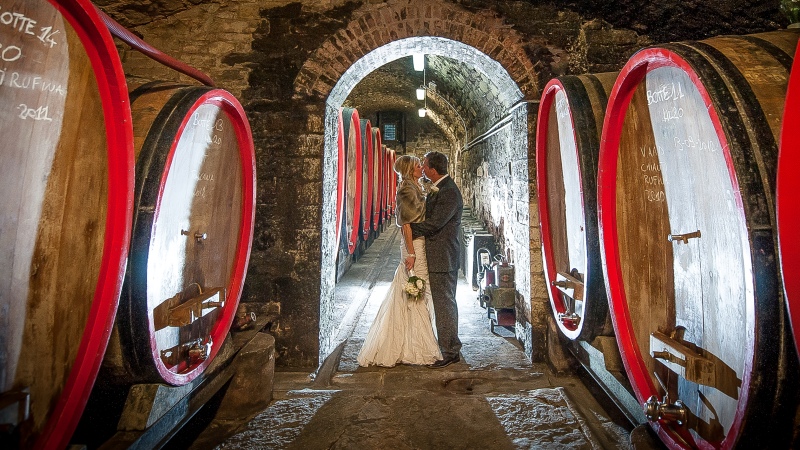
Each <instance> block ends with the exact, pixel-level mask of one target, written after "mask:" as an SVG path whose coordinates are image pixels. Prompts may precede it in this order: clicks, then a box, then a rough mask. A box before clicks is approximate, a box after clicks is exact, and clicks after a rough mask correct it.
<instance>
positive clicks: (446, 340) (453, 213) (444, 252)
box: [411, 176, 464, 359]
mask: <svg viewBox="0 0 800 450" xmlns="http://www.w3.org/2000/svg"><path fill="white" fill-rule="evenodd" d="M437 187H438V188H439V189H438V191H435V192H431V193H429V194H428V197H427V199H426V200H425V221H423V222H419V223H412V224H411V231H412V233H413V236H414V237H415V238H416V237H417V236H425V253H426V254H427V256H428V275H429V277H430V280H429V284H430V288H431V296H432V297H433V308H434V311H435V312H436V332H437V334H438V338H439V347H440V348H441V350H442V357H443V358H444V359H448V358H455V357H458V355H459V352H460V351H461V340H460V339H458V306H457V304H456V283H457V280H458V260H459V252H460V247H461V243H460V242H459V240H458V236H459V229H460V228H461V212H462V210H463V209H464V200H463V199H462V197H461V191H459V189H458V186H456V183H455V181H453V178H452V177H450V176H447V177H445V178H444V179H442V180H441V181H440V182H439V184H438V185H437Z"/></svg>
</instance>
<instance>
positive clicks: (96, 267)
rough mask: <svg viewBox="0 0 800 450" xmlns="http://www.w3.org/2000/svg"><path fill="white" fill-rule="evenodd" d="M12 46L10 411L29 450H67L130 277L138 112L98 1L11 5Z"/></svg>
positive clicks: (7, 194) (1, 123) (6, 15)
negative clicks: (133, 112) (133, 121)
mask: <svg viewBox="0 0 800 450" xmlns="http://www.w3.org/2000/svg"><path fill="white" fill-rule="evenodd" d="M0 44H2V47H0V58H2V69H3V71H2V73H0V134H2V136H3V144H2V145H1V146H0V160H2V164H0V183H2V188H0V193H1V195H0V292H2V293H0V403H3V404H4V405H5V406H6V411H13V412H15V413H13V414H11V416H13V417H8V416H6V419H7V420H8V422H9V423H7V424H6V425H7V426H8V425H10V426H11V427H13V428H16V430H17V432H16V433H15V435H16V436H18V437H19V442H18V444H19V447H20V448H30V447H37V448H64V447H65V446H66V444H67V442H68V440H69V438H70V436H71V435H72V432H73V431H74V429H75V427H76V425H77V422H78V419H79V418H80V415H81V413H82V412H83V410H84V408H85V405H86V401H87V399H88V396H89V393H90V392H91V389H92V386H93V384H94V382H95V378H96V376H97V372H98V370H99V368H100V362H101V360H102V355H103V353H104V352H105V349H106V345H107V344H108V337H109V333H110V328H111V324H112V323H113V321H114V315H115V313H116V310H117V305H118V299H119V293H120V289H121V287H122V278H123V275H124V273H125V261H126V259H127V255H128V245H129V241H130V221H131V214H132V207H133V144H132V131H131V127H130V108H129V107H128V103H127V92H126V87H125V77H124V74H123V71H122V67H121V63H120V60H119V55H118V53H117V49H116V47H115V45H114V42H113V40H112V38H111V35H110V34H109V33H108V31H107V29H106V27H105V26H104V25H103V23H102V22H101V20H100V18H99V17H98V16H97V12H96V11H95V8H94V6H93V5H92V4H91V3H90V2H88V1H81V0H73V1H69V0H62V1H58V2H55V1H54V2H48V1H35V0H31V1H26V2H6V3H5V4H4V5H3V6H2V9H0Z"/></svg>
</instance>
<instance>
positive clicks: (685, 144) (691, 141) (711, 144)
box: [673, 136, 722, 153]
mask: <svg viewBox="0 0 800 450" xmlns="http://www.w3.org/2000/svg"><path fill="white" fill-rule="evenodd" d="M673 140H674V143H675V150H679V151H682V150H688V149H691V150H700V151H703V152H710V153H716V152H717V151H720V150H721V149H722V147H721V146H720V144H719V141H717V140H716V139H709V140H707V141H701V140H700V138H699V137H694V136H688V137H687V138H686V139H680V138H679V137H678V136H675V137H674V138H673Z"/></svg>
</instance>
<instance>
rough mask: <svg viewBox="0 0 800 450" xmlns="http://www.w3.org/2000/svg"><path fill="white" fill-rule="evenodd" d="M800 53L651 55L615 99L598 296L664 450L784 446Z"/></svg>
mask: <svg viewBox="0 0 800 450" xmlns="http://www.w3.org/2000/svg"><path fill="white" fill-rule="evenodd" d="M797 39H798V34H797V33H796V32H793V31H791V30H785V31H778V32H772V33H763V34H758V35H753V36H740V37H737V36H725V37H717V38H712V39H708V40H705V41H700V42H685V43H676V44H668V45H665V46H663V47H658V48H649V49H645V50H642V51H640V52H638V53H637V54H635V55H634V56H633V57H632V58H631V59H630V60H629V61H628V63H627V64H626V65H625V67H624V68H623V70H622V71H621V72H620V75H619V77H618V78H617V81H616V83H615V85H614V88H613V91H612V93H611V96H610V97H609V104H608V108H607V111H606V117H605V122H604V127H603V140H602V143H601V147H600V166H599V178H598V214H599V226H600V236H601V254H602V256H603V261H604V268H605V271H606V272H605V274H606V286H607V290H608V297H609V302H610V309H611V314H612V319H613V323H614V328H615V331H616V335H617V340H618V343H619V346H620V351H621V354H622V358H623V362H624V364H625V368H626V371H627V373H628V377H629V379H630V381H631V385H632V387H633V389H634V391H635V393H636V395H637V397H638V399H639V400H640V401H641V402H642V403H643V404H644V407H645V413H646V415H647V416H648V418H649V419H650V422H649V423H650V425H651V426H652V427H653V429H654V430H655V431H656V432H657V434H658V436H659V437H660V438H661V440H662V441H663V442H664V443H665V444H667V446H668V447H670V448H688V447H692V448H697V447H700V448H710V447H713V448H725V449H730V448H734V447H736V448H786V447H787V446H788V444H787V441H788V439H789V437H790V435H791V428H792V419H793V417H794V406H795V404H794V400H793V396H794V395H795V393H794V391H793V390H794V389H795V387H794V386H795V385H796V382H795V381H794V380H793V379H792V377H791V376H790V375H789V373H787V372H788V371H791V370H793V369H792V367H793V366H792V364H791V360H790V358H789V357H790V356H791V358H794V357H795V355H792V354H791V352H790V349H791V347H790V345H787V344H788V343H789V342H790V341H789V340H788V339H787V336H788V323H787V322H788V321H787V318H786V316H785V309H784V305H783V302H782V292H781V289H780V281H779V268H778V266H777V255H776V251H777V250H776V244H777V241H776V236H775V232H774V230H775V215H774V204H775V202H774V199H773V196H774V183H775V162H776V156H777V144H776V143H777V135H778V133H779V130H780V125H781V117H782V116H783V104H784V98H785V92H786V86H787V81H788V77H789V70H790V67H791V63H792V58H793V55H794V50H795V48H796V46H797ZM794 370H796V369H794ZM765 430H770V431H769V432H768V433H765Z"/></svg>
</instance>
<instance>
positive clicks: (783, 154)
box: [775, 69, 800, 354]
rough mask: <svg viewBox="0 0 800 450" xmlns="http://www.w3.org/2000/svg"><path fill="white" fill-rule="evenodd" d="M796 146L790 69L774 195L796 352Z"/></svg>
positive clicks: (798, 111)
mask: <svg viewBox="0 0 800 450" xmlns="http://www.w3.org/2000/svg"><path fill="white" fill-rule="evenodd" d="M797 148H800V70H798V69H794V70H792V73H791V75H790V77H789V86H788V89H787V94H786V106H785V107H784V116H783V124H782V127H781V136H780V149H779V151H778V163H777V164H778V166H777V181H776V188H775V190H776V193H775V198H776V217H777V218H776V220H777V227H778V250H779V256H780V264H781V275H782V277H781V279H782V281H783V288H784V293H785V296H786V308H787V310H788V312H789V317H790V324H791V328H792V335H793V336H794V343H795V350H796V351H797V352H798V354H800V280H798V279H797V277H796V276H794V275H795V274H797V273H800V241H798V239H797V235H796V232H795V231H796V230H797V229H798V228H799V227H800V211H798V209H797V208H796V205H795V203H796V202H795V201H794V197H795V196H796V195H797V193H798V192H800V185H799V184H800V177H798V176H796V174H795V173H793V172H794V171H795V170H794V169H795V168H797V167H800V159H798V152H797V150H796V149H797Z"/></svg>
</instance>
